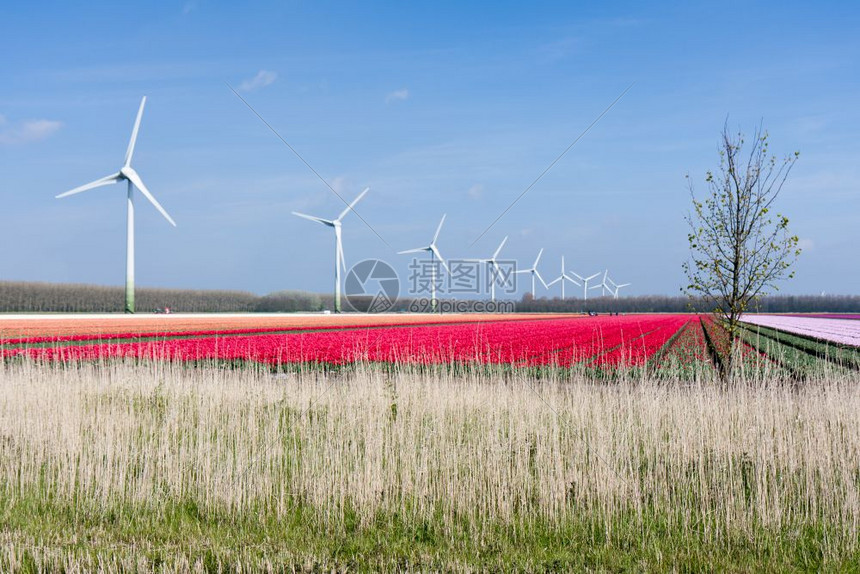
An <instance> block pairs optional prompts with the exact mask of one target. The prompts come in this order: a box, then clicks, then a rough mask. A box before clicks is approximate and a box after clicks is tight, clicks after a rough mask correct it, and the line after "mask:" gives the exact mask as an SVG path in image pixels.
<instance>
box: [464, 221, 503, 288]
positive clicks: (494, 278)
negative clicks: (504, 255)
mask: <svg viewBox="0 0 860 574" xmlns="http://www.w3.org/2000/svg"><path fill="white" fill-rule="evenodd" d="M507 241H508V237H507V236H505V238H504V239H502V242H501V243H499V247H498V248H497V249H496V251H495V253H493V256H492V257H490V258H489V259H469V261H477V262H479V263H486V264H487V278H488V279H489V280H490V301H495V300H496V283H497V282H498V280H499V265H498V262H497V260H496V258H497V257H498V256H499V252H501V250H502V247H504V246H505V243H506V242H507Z"/></svg>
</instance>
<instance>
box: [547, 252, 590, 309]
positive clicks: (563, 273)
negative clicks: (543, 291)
mask: <svg viewBox="0 0 860 574" xmlns="http://www.w3.org/2000/svg"><path fill="white" fill-rule="evenodd" d="M565 279H566V280H568V281H570V282H571V283H573V284H574V285H576V286H577V287H582V284H581V283H579V282H578V281H576V280H574V279H571V278H570V276H569V275H568V274H567V273H566V272H565V270H564V255H562V256H561V275H559V276H558V277H556V278H555V279H553V280H552V281H550V282H549V283H547V285H546V286H547V287H552V286H553V285H555V284H556V283H558V282H559V281H561V300H562V301H564V281H565Z"/></svg>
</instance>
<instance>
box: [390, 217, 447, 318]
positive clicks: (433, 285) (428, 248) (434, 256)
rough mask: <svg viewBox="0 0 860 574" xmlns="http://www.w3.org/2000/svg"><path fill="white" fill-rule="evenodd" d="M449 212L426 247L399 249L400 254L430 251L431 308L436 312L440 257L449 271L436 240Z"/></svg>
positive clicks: (443, 265)
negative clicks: (437, 274)
mask: <svg viewBox="0 0 860 574" xmlns="http://www.w3.org/2000/svg"><path fill="white" fill-rule="evenodd" d="M446 216H447V214H445V215H443V216H442V220H441V221H440V222H439V227H437V228H436V233H435V234H434V235H433V241H431V242H430V245H428V246H426V247H418V248H416V249H407V250H406V251H398V255H404V254H406V253H421V252H423V251H428V252H429V253H430V310H431V311H433V312H434V313H435V312H436V259H437V258H438V259H439V263H441V264H442V267H444V268H445V271H446V272H447V271H448V265H447V264H446V263H445V259H444V258H443V257H442V254H441V253H439V248H438V247H436V240H437V239H439V232H440V231H442V224H443V223H445V217H446Z"/></svg>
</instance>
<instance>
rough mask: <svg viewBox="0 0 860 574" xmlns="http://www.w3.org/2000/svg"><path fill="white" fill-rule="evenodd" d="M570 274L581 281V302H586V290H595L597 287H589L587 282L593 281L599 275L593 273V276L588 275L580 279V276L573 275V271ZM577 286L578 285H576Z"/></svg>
mask: <svg viewBox="0 0 860 574" xmlns="http://www.w3.org/2000/svg"><path fill="white" fill-rule="evenodd" d="M570 274H571V275H573V276H574V277H576V278H577V279H579V280H580V281H582V300H583V301H588V290H589V289H595V288H596V287H598V286H597V285H595V286H592V287H589V286H588V282H589V281H591V280H592V279H594V278H595V277H597V276H598V275H600V273H595V274H594V275H589V276H588V277H582V276H580V275H578V274H576V273H574V272H573V271H571V272H570ZM577 285H578V283H577Z"/></svg>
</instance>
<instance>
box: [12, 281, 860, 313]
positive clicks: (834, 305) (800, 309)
mask: <svg viewBox="0 0 860 574" xmlns="http://www.w3.org/2000/svg"><path fill="white" fill-rule="evenodd" d="M124 293H125V291H124V289H123V288H122V287H106V286H99V285H85V284H65V283H36V282H24V281H0V313H114V312H120V311H121V310H122V309H123V301H124V296H125V294H124ZM137 301H138V309H139V310H140V311H141V312H144V313H147V312H150V313H151V312H154V311H155V310H162V309H164V308H169V309H170V310H171V311H173V312H176V313H296V312H320V311H324V310H326V309H332V308H333V304H334V301H333V298H332V296H331V295H326V294H318V293H310V292H306V291H278V292H275V293H270V294H267V295H257V294H255V293H251V292H248V291H227V290H201V289H163V288H151V287H150V288H146V287H142V288H140V289H138V292H137ZM353 302H355V301H354V300H353ZM364 303H366V304H367V305H368V306H369V305H370V298H367V301H365V302H364ZM442 303H444V301H442ZM463 303H464V304H465V308H464V309H463V310H464V311H466V312H473V311H479V310H480V306H481V305H483V304H486V301H478V300H475V301H465V302H463ZM513 303H514V304H513V305H511V307H512V310H513V311H514V312H522V313H562V312H566V313H580V312H582V313H587V312H594V313H686V312H691V311H696V312H701V313H707V312H710V311H712V309H709V308H707V304H706V303H704V302H703V301H702V300H697V299H691V298H689V297H685V296H669V295H642V296H637V297H622V298H619V299H614V298H611V297H595V298H592V299H588V300H587V301H583V300H582V299H565V300H562V299H560V298H558V297H554V298H547V297H540V298H536V299H532V297H531V295H530V294H527V295H525V296H523V298H522V299H520V300H518V301H515V302H513ZM361 304H362V302H361V301H360V302H359V305H361ZM412 304H413V299H411V298H401V299H398V300H397V301H396V303H395V304H394V306H393V307H392V308H391V309H390V310H389V311H391V312H407V311H410V310H411V309H412ZM443 307H444V306H443ZM750 310H751V311H758V312H763V313H860V295H771V296H767V297H762V298H760V299H758V300H757V301H756V303H755V305H754V306H753V308H751V309H750Z"/></svg>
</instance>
